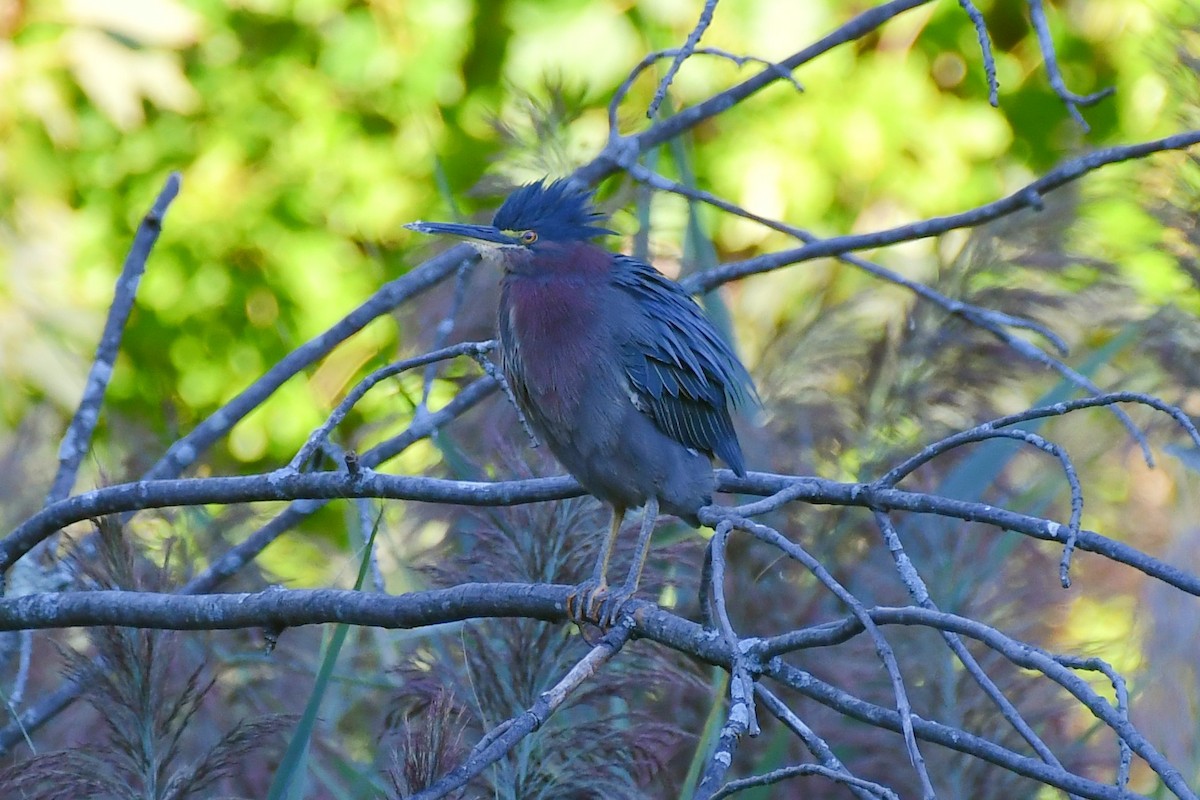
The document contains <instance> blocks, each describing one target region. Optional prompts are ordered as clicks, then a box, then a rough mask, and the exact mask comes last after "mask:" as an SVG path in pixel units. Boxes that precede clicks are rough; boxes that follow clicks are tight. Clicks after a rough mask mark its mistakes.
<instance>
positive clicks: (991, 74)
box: [958, 0, 1000, 108]
mask: <svg viewBox="0 0 1200 800" xmlns="http://www.w3.org/2000/svg"><path fill="white" fill-rule="evenodd" d="M958 4H959V5H960V6H962V10H963V11H965V12H966V13H967V16H968V17H970V18H971V24H972V25H974V26H975V38H976V39H977V40H978V41H979V52H980V53H981V54H982V55H983V73H984V77H985V78H986V80H987V85H988V102H989V103H991V105H992V108H999V107H1000V82H999V81H997V80H996V56H995V55H994V54H993V53H992V37H991V36H989V35H988V29H987V23H986V22H984V21H983V14H982V13H980V11H979V9H978V8H976V7H975V4H974V3H972V2H971V0H958Z"/></svg>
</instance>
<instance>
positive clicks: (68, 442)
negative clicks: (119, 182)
mask: <svg viewBox="0 0 1200 800" xmlns="http://www.w3.org/2000/svg"><path fill="white" fill-rule="evenodd" d="M181 181H182V178H181V177H180V175H179V173H178V172H172V173H171V174H170V175H169V176H167V182H166V183H165V184H164V185H163V188H162V191H161V192H159V194H158V199H156V200H155V201H154V205H153V206H151V207H150V210H149V211H148V212H147V213H146V216H145V217H143V218H142V223H141V224H140V225H139V226H138V229H137V233H136V234H135V235H134V237H133V246H132V247H130V248H129V255H127V256H126V257H125V266H123V267H122V268H121V274H120V275H119V276H118V277H117V285H116V287H115V288H114V289H113V301H112V305H110V306H109V308H108V319H106V320H105V321H104V331H103V333H101V334H100V343H99V344H98V345H97V347H96V356H95V358H94V359H92V367H91V369H90V370H89V371H88V376H87V383H86V384H85V386H84V389H83V397H82V398H81V399H80V400H79V407H78V408H77V409H75V416H74V417H73V418H72V419H71V424H70V426H69V427H68V428H67V432H66V434H65V435H64V436H63V440H62V444H61V445H60V446H59V450H58V472H57V474H55V476H54V483H53V484H51V486H50V492H49V493H48V494H47V495H46V505H49V504H50V503H54V502H57V501H59V500H62V499H63V498H64V497H66V496H67V495H69V494H70V493H71V488H72V486H74V485H75V476H76V474H78V472H79V465H80V463H81V462H82V461H83V457H84V456H85V455H86V454H87V451H88V447H90V446H91V441H92V433H93V432H94V431H95V430H96V422H97V421H98V420H99V418H100V404H101V403H102V402H103V401H104V393H105V392H106V391H107V390H108V382H109V380H110V379H111V378H112V373H113V368H114V367H115V365H116V361H117V351H118V350H119V349H120V347H121V338H122V336H123V335H124V333H125V324H126V323H127V322H128V321H129V314H130V312H131V311H132V310H133V303H134V300H135V299H136V298H137V290H138V284H139V283H140V282H141V279H142V273H143V272H145V271H146V260H147V259H148V258H149V257H150V251H151V250H153V249H154V245H155V243H156V242H157V241H158V235H159V234H160V233H161V232H162V223H163V219H164V218H165V217H166V215H167V209H168V208H170V206H171V203H172V201H174V200H175V197H176V196H177V195H178V194H179V185H180V182H181Z"/></svg>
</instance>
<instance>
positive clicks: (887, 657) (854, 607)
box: [714, 517, 935, 800]
mask: <svg viewBox="0 0 1200 800" xmlns="http://www.w3.org/2000/svg"><path fill="white" fill-rule="evenodd" d="M729 521H730V522H731V523H733V526H734V527H735V528H737V529H739V530H743V531H746V532H747V533H749V534H751V535H752V536H754V537H755V538H757V539H759V540H760V541H763V542H766V543H768V544H771V545H774V546H775V547H778V548H779V549H780V550H782V551H783V552H784V553H786V554H787V555H788V557H790V558H793V559H795V560H796V561H799V562H800V563H801V564H803V565H804V568H805V569H807V570H808V571H809V572H810V573H812V575H813V577H815V578H816V579H817V580H818V581H820V582H821V584H822V585H823V586H824V587H825V588H826V589H828V590H829V591H830V592H831V593H832V594H833V595H834V596H835V597H837V598H838V599H839V600H841V601H842V602H843V603H845V604H846V605H847V606H849V607H850V611H851V613H852V614H853V615H854V617H855V618H856V619H858V620H859V621H860V622H861V623H862V624H863V625H864V626H865V627H866V629H867V631H868V632H869V634H870V636H871V642H872V643H873V644H874V645H875V652H876V653H877V654H878V655H879V660H880V661H882V662H883V666H884V668H885V669H886V670H887V673H888V678H889V679H890V680H891V683H892V692H893V694H894V695H895V698H896V711H897V712H898V713H899V717H900V722H901V730H902V731H903V733H904V743H905V746H906V747H907V748H908V757H909V760H910V761H911V762H912V765H913V768H914V769H915V770H916V772H917V777H918V778H919V779H920V781H921V788H922V791H923V792H924V796H925V798H926V800H929V799H930V798H933V797H934V796H935V793H934V791H933V783H932V782H931V781H930V778H929V772H928V770H926V769H925V757H924V756H922V755H921V750H920V748H919V747H918V746H917V737H916V734H915V733H914V732H913V727H912V722H911V719H912V717H913V716H914V715H913V712H912V708H911V706H910V705H909V702H908V692H907V690H906V689H905V688H904V677H903V675H902V674H901V672H900V665H899V664H898V663H897V662H896V654H895V652H893V650H892V646H891V645H890V644H888V641H887V639H886V638H884V636H883V634H882V633H880V631H879V629H878V628H877V627H876V626H875V623H874V621H873V620H871V617H870V615H869V614H868V613H867V609H866V607H865V606H863V604H862V603H861V602H860V601H859V599H858V598H857V597H855V596H854V595H853V594H851V593H850V592H849V591H848V590H847V589H846V588H845V587H844V586H842V585H841V584H840V583H839V582H838V581H837V579H836V578H834V577H833V575H831V574H830V573H829V571H828V570H827V569H825V567H824V566H823V565H822V564H821V562H819V561H817V560H816V559H815V558H813V557H812V556H811V555H810V554H809V553H808V551H806V550H805V549H804V548H803V547H801V546H800V545H798V544H796V543H795V542H793V541H791V540H790V539H788V538H787V537H786V536H784V535H783V534H781V533H780V532H779V531H777V530H775V529H774V528H771V527H769V526H767V525H763V524H761V523H757V522H753V521H751V520H748V519H744V518H738V517H731V518H729ZM714 561H715V559H714Z"/></svg>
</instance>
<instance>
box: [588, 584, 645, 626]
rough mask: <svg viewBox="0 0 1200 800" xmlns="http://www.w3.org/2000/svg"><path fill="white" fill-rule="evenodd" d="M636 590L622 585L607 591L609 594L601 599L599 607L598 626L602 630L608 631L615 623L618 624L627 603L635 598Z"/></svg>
mask: <svg viewBox="0 0 1200 800" xmlns="http://www.w3.org/2000/svg"><path fill="white" fill-rule="evenodd" d="M635 591H636V590H631V589H629V588H627V587H621V588H620V589H616V590H614V591H612V592H609V593H607V596H605V597H604V598H603V599H602V600H601V601H600V606H599V608H597V612H598V613H597V616H596V627H598V628H600V630H602V631H607V630H608V629H609V628H611V627H612V626H613V625H616V624H617V620H619V619H620V618H621V612H622V611H624V610H625V604H626V603H628V602H629V601H630V600H631V599H633V595H634V592H635Z"/></svg>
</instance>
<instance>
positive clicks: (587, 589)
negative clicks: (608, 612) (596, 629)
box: [566, 578, 608, 627]
mask: <svg viewBox="0 0 1200 800" xmlns="http://www.w3.org/2000/svg"><path fill="white" fill-rule="evenodd" d="M607 597H608V584H607V583H605V582H604V581H603V580H596V579H595V578H590V579H588V580H586V581H584V582H583V583H581V584H579V585H578V586H576V587H575V588H574V589H572V590H571V593H570V594H568V595H567V603H566V605H567V619H569V620H571V622H574V623H575V624H576V625H579V626H580V627H582V626H583V625H584V624H585V623H587V624H592V625H597V624H599V621H600V610H601V607H602V606H603V605H604V603H605V602H606V598H607Z"/></svg>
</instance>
